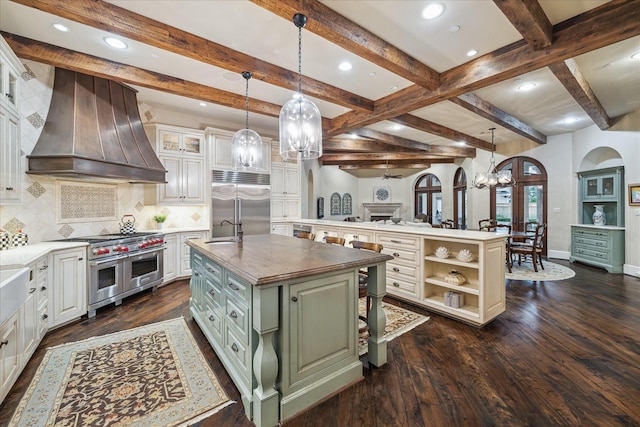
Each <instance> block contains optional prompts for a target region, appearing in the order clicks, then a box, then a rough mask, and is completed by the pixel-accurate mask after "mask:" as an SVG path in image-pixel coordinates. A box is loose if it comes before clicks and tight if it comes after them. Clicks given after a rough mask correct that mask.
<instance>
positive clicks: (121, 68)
mask: <svg viewBox="0 0 640 427" xmlns="http://www.w3.org/2000/svg"><path fill="white" fill-rule="evenodd" d="M0 34H2V37H4V39H5V40H6V41H7V44H8V45H9V46H10V47H11V49H12V50H13V51H14V52H15V53H16V55H17V56H18V57H20V58H23V59H29V60H32V61H37V62H42V63H44V64H49V65H52V66H54V67H60V68H64V69H67V70H71V71H76V72H78V73H84V74H89V75H92V76H97V77H102V78H104V79H108V80H116V81H118V82H121V83H128V84H133V85H137V86H142V87H145V88H149V89H154V90H159V91H162V92H167V93H172V94H174V95H180V96H184V97H188V98H194V99H199V100H202V101H207V102H212V103H215V104H219V105H224V106H225V107H230V108H236V109H239V110H245V106H246V105H245V97H244V95H238V94H235V93H232V92H227V91H224V90H220V89H215V88H212V87H210V86H205V85H201V84H199V83H194V82H189V81H186V80H182V79H178V78H176V77H171V76H168V75H166V74H160V73H156V72H154V71H148V70H143V69H141V68H136V67H132V66H129V65H126V64H121V63H119V62H113V61H108V60H106V59H102V58H98V57H96V56H91V55H87V54H84V53H80V52H75V51H72V50H68V49H63V48H60V47H57V46H53V45H50V44H46V43H42V42H39V41H35V40H31V39H27V38H24V37H20V36H16V35H14V34H10V33H6V32H4V31H2V32H0ZM280 109H281V106H280V105H277V104H272V103H270V102H265V101H260V100H258V99H250V100H249V111H251V112H253V113H258V114H263V115H265V116H270V117H279V116H280Z"/></svg>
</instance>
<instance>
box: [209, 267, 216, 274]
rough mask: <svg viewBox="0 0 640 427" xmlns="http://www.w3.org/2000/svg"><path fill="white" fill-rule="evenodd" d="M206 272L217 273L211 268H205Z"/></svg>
mask: <svg viewBox="0 0 640 427" xmlns="http://www.w3.org/2000/svg"><path fill="white" fill-rule="evenodd" d="M207 271H208V272H209V273H212V274H214V273H217V271H216V270H214V269H213V268H211V267H207Z"/></svg>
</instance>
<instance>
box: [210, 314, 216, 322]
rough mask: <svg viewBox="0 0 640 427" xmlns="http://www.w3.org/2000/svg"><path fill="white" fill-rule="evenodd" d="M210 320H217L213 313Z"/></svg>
mask: <svg viewBox="0 0 640 427" xmlns="http://www.w3.org/2000/svg"><path fill="white" fill-rule="evenodd" d="M209 320H211V321H212V322H213V321H214V320H216V318H215V317H213V314H212V315H211V316H209Z"/></svg>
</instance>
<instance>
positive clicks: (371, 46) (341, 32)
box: [251, 0, 440, 89]
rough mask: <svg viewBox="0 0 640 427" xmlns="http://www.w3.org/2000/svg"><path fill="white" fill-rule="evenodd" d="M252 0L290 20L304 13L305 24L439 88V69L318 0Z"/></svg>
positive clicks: (343, 45)
mask: <svg viewBox="0 0 640 427" xmlns="http://www.w3.org/2000/svg"><path fill="white" fill-rule="evenodd" d="M251 2H252V3H255V4H256V5H258V6H260V7H262V8H264V9H266V10H268V11H270V12H272V13H275V14H276V15H278V16H280V17H282V18H284V19H287V20H289V21H291V20H292V18H293V15H295V14H296V13H302V14H304V15H306V16H307V18H309V20H308V21H307V25H306V27H305V28H306V29H307V30H309V31H311V32H312V33H314V34H316V35H318V36H320V37H322V38H324V39H326V40H328V41H330V42H332V43H334V44H336V45H338V46H340V47H341V48H343V49H346V50H348V51H349V52H352V53H354V54H356V55H358V56H360V57H362V58H365V59H366V60H368V61H370V62H372V63H374V64H376V65H379V66H381V67H382V68H384V69H387V70H389V71H391V72H393V73H395V74H397V75H398V76H400V77H403V78H405V79H407V80H409V81H411V82H413V83H415V84H417V85H419V86H422V87H424V88H427V89H435V88H437V87H438V86H439V85H440V74H439V73H438V72H437V71H435V70H433V69H431V68H429V67H428V66H426V65H425V64H423V63H422V62H420V61H418V60H417V59H415V58H414V57H412V56H410V55H408V54H406V53H405V52H403V51H401V50H400V49H398V48H397V47H395V46H393V45H391V44H389V43H387V42H386V41H384V40H383V39H381V38H380V37H378V36H377V35H375V34H373V33H372V32H370V31H368V30H366V29H365V28H363V27H361V26H360V25H358V24H356V23H354V22H353V21H350V20H348V19H347V18H345V17H344V16H342V15H340V14H338V13H337V12H335V11H334V10H333V9H331V8H330V7H328V6H325V5H324V4H322V3H320V2H319V1H317V0H251Z"/></svg>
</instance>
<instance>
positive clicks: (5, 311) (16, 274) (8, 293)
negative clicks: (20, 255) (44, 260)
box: [0, 267, 29, 324]
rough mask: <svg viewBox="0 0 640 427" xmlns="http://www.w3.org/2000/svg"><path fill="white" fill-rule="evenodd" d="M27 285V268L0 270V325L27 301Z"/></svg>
mask: <svg viewBox="0 0 640 427" xmlns="http://www.w3.org/2000/svg"><path fill="white" fill-rule="evenodd" d="M28 283H29V269H28V268H27V267H21V268H8V269H5V270H0V324H2V323H3V322H4V321H5V320H7V319H8V318H9V317H10V316H11V315H12V314H13V313H15V312H16V310H18V308H20V306H21V305H22V304H23V303H24V302H25V301H26V300H27V295H28V290H27V284H28Z"/></svg>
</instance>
